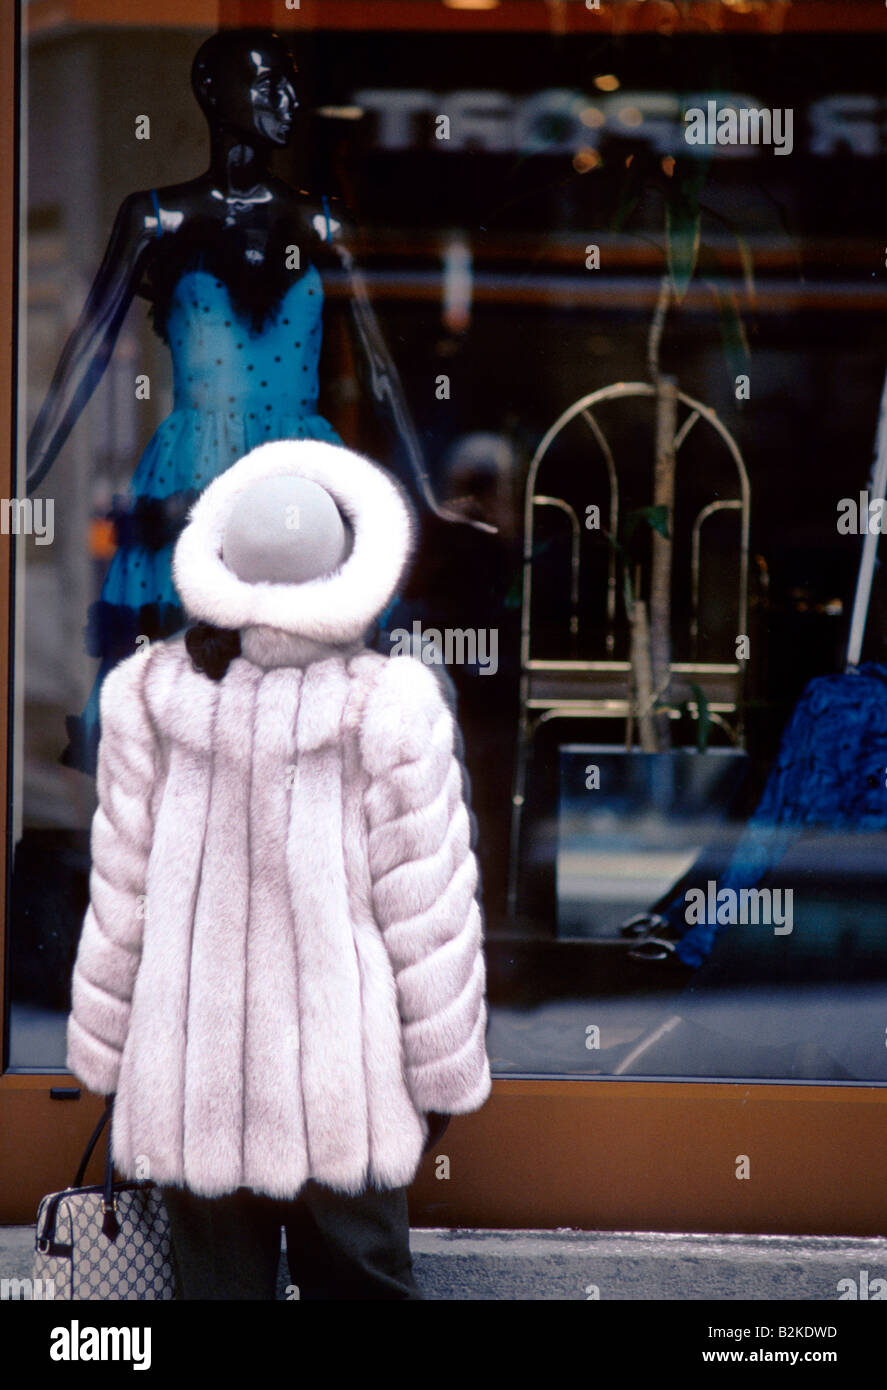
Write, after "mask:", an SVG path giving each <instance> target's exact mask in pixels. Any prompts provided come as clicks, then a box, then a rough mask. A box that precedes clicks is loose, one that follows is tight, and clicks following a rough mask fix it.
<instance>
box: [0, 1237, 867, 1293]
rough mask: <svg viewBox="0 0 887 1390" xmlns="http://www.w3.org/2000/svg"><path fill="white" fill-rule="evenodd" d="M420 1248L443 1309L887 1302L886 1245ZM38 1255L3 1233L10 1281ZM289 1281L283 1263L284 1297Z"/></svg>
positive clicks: (759, 1241) (505, 1240) (616, 1243)
mask: <svg viewBox="0 0 887 1390" xmlns="http://www.w3.org/2000/svg"><path fill="white" fill-rule="evenodd" d="M411 1245H412V1250H413V1257H414V1266H415V1271H416V1278H417V1280H418V1282H419V1284H420V1286H421V1288H422V1290H423V1292H424V1294H425V1297H426V1298H428V1299H430V1300H438V1301H449V1302H452V1301H454V1300H484V1301H489V1300H497V1301H498V1300H508V1301H514V1300H533V1301H538V1300H549V1301H552V1300H554V1301H563V1300H566V1301H570V1300H576V1299H581V1300H583V1301H584V1300H587V1299H588V1298H589V1297H595V1296H597V1297H600V1298H601V1299H630V1300H636V1301H643V1300H652V1301H658V1300H662V1299H667V1300H685V1299H718V1300H724V1301H725V1302H728V1301H730V1300H733V1299H745V1298H750V1299H759V1300H762V1301H764V1302H780V1301H783V1300H791V1299H801V1300H810V1301H821V1300H826V1301H827V1300H836V1299H838V1298H839V1297H840V1296H841V1295H842V1294H844V1295H847V1294H850V1293H851V1285H850V1284H849V1282H845V1283H843V1284H842V1283H841V1281H842V1280H843V1281H851V1280H852V1281H853V1284H852V1288H853V1289H855V1290H856V1291H857V1296H859V1294H860V1291H861V1296H862V1297H863V1298H867V1299H872V1298H873V1297H875V1296H876V1295H877V1296H880V1297H881V1298H883V1299H885V1300H887V1239H883V1238H880V1237H879V1238H877V1239H856V1238H851V1237H847V1238H842V1237H839V1236H733V1235H663V1234H660V1233H656V1232H618V1231H616V1232H614V1231H602V1232H595V1231H572V1230H560V1231H489V1230H462V1231H449V1230H427V1229H421V1230H414V1231H413V1232H412V1235H411ZM33 1250H34V1227H33V1226H0V1278H4V1279H8V1278H22V1277H24V1276H28V1275H30V1273H31V1260H32V1257H33ZM878 1279H881V1280H884V1281H885V1282H884V1284H883V1285H880V1284H876V1283H874V1281H875V1280H878ZM288 1282H289V1280H288V1276H287V1272H286V1264H285V1261H284V1259H283V1258H281V1268H280V1276H279V1280H278V1297H279V1298H281V1299H282V1298H284V1297H285V1288H286V1285H287V1283H288ZM595 1289H597V1291H598V1292H597V1294H596V1295H595V1293H594V1290H595Z"/></svg>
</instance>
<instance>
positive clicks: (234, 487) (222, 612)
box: [172, 439, 416, 643]
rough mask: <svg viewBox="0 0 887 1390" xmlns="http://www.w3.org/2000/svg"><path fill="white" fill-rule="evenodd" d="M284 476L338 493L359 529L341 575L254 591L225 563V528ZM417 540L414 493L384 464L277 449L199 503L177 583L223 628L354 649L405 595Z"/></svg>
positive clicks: (261, 453) (285, 445)
mask: <svg viewBox="0 0 887 1390" xmlns="http://www.w3.org/2000/svg"><path fill="white" fill-rule="evenodd" d="M281 475H291V476H297V477H301V478H307V479H309V480H310V481H311V482H314V483H318V484H319V485H320V486H321V487H323V488H325V489H326V490H327V492H329V494H330V496H331V497H332V498H333V500H334V501H335V503H336V505H337V506H338V507H339V510H340V511H341V513H342V515H343V516H344V517H345V518H346V519H347V521H348V522H349V524H350V526H351V528H352V530H353V533H354V542H353V545H352V548H351V552H350V554H349V555H348V557H347V558H346V559H345V561H344V562H343V563H342V565H341V566H340V567H339V568H338V569H337V570H334V571H333V573H332V574H327V575H322V576H321V577H320V578H317V579H312V580H308V581H306V582H304V583H300V584H290V583H274V582H271V581H263V582H256V583H248V582H246V581H244V580H242V579H240V578H239V577H238V576H237V575H236V574H234V573H233V571H232V570H230V569H229V568H228V567H227V565H225V563H224V561H223V560H222V537H223V534H224V531H225V526H226V524H227V521H228V519H229V517H230V515H231V513H232V510H233V509H234V508H235V507H237V506H238V504H239V503H240V501H241V497H242V494H243V493H244V491H245V490H246V489H247V488H248V487H250V485H251V484H252V483H254V482H256V481H257V480H258V479H262V478H270V477H278V476H281ZM415 537H416V521H415V515H414V513H413V510H412V507H411V506H410V503H409V501H408V500H407V497H406V494H405V492H404V491H403V489H402V488H401V487H400V485H399V484H398V483H397V482H396V481H395V480H394V479H393V478H392V477H391V475H390V474H388V473H386V472H385V471H384V469H382V468H380V467H379V466H378V465H377V464H375V463H372V462H371V461H370V460H369V459H367V458H364V457H363V456H362V455H360V454H356V453H354V452H353V451H352V450H351V449H346V448H344V447H343V446H340V445H335V444H327V443H324V442H322V441H320V440H295V439H284V440H276V441H273V442H271V443H269V444H261V445H260V446H259V447H258V448H256V449H253V450H252V451H251V452H250V453H249V454H246V455H245V456H244V457H243V458H242V459H240V460H238V462H237V463H234V464H232V466H231V467H230V468H228V469H226V471H225V472H224V473H222V474H220V475H219V477H218V478H215V479H214V480H213V482H211V483H210V484H209V486H208V487H207V488H206V489H205V491H204V492H202V493H201V495H200V497H198V499H197V501H196V502H195V503H194V505H193V506H192V508H191V511H190V512H189V514H188V523H187V525H186V526H185V529H184V530H183V531H182V534H181V535H180V537H179V539H178V541H177V543H176V546H175V550H174V551H173V558H172V576H173V582H174V584H175V586H176V589H177V590H178V593H179V595H180V597H181V600H182V604H183V606H184V608H185V610H186V612H187V613H188V614H189V615H190V616H191V617H193V618H198V619H201V620H202V621H204V622H208V623H213V624H214V625H215V626H217V627H222V628H232V629H241V628H244V627H252V626H258V625H261V626H268V627H274V628H278V629H280V630H281V631H283V632H290V633H295V634H298V635H300V636H303V637H310V638H313V639H314V640H315V641H318V642H330V643H342V642H351V641H354V640H355V639H357V638H358V637H360V636H361V635H362V634H363V633H364V632H365V631H366V629H367V628H368V627H369V625H370V624H371V623H372V622H373V620H374V619H375V618H377V617H378V616H379V614H380V613H381V612H382V611H383V610H384V609H385V607H386V606H387V605H388V603H390V601H391V599H392V598H393V596H394V594H395V593H396V592H397V588H398V585H399V584H400V582H401V579H402V577H403V574H404V571H405V570H406V568H407V565H408V564H409V562H410V560H411V558H412V553H413V549H414V545H415Z"/></svg>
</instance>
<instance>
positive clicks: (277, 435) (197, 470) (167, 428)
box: [69, 266, 342, 747]
mask: <svg viewBox="0 0 887 1390" xmlns="http://www.w3.org/2000/svg"><path fill="white" fill-rule="evenodd" d="M322 313H323V286H322V282H321V278H320V275H319V273H318V271H317V269H316V267H314V266H310V267H309V268H308V269H307V270H306V271H305V273H304V274H303V275H302V276H301V277H300V278H299V279H298V280H297V281H295V283H294V284H292V285H291V286H290V288H289V289H288V290H287V292H286V294H285V295H284V297H283V299H282V300H281V302H280V306H279V309H278V312H277V314H276V315H275V316H274V317H273V318H272V319H271V320H270V321H269V322H268V323H267V324H266V325H265V327H264V328H263V329H262V331H261V332H259V333H255V332H253V331H251V329H250V328H249V327H248V326H247V325H246V324H245V323H244V322H243V320H242V318H239V317H238V315H237V313H236V312H235V310H234V308H233V306H232V303H231V298H230V295H229V293H228V290H227V288H226V286H225V284H224V283H223V282H222V281H221V280H219V279H217V278H216V277H215V276H214V275H212V274H211V273H209V272H207V271H205V270H189V271H186V272H185V273H184V274H183V275H182V277H181V279H180V280H179V282H178V285H177V287H176V290H175V293H174V295H173V300H172V304H171V308H170V314H169V318H168V333H169V343H170V351H171V354H172V368H173V389H174V400H173V410H172V413H171V414H170V415H168V416H167V418H166V419H165V420H164V421H163V422H162V423H161V424H160V426H159V428H158V429H157V431H156V432H155V434H154V436H153V438H152V439H151V440H150V442H149V443H148V445H147V448H146V449H145V452H144V453H143V454H142V457H141V459H140V460H139V463H138V466H137V468H136V470H135V473H134V475H133V479H132V483H131V486H130V495H129V499H128V500H130V501H132V502H136V501H138V500H139V499H161V500H162V499H165V498H170V497H172V496H173V495H174V494H177V493H181V492H187V491H188V490H196V491H197V492H200V491H202V490H203V489H204V488H205V487H206V486H207V484H208V483H210V482H211V481H212V479H213V478H215V477H217V476H218V474H220V473H223V472H224V471H225V469H226V468H229V467H230V466H231V464H233V463H235V462H236V461H237V459H239V458H241V457H242V456H243V455H244V454H246V453H248V452H249V450H250V449H253V448H255V447H256V446H257V445H259V444H263V443H267V442H268V441H270V440H274V439H321V440H326V441H327V442H329V443H332V444H341V443H342V441H341V439H340V438H339V435H338V434H337V433H336V431H335V430H334V429H333V427H332V425H330V424H329V423H328V421H327V420H325V419H324V418H323V417H322V416H321V415H318V414H317V396H318V389H319V382H318V363H319V358H320V347H321V337H322V323H321V320H322ZM180 530H181V525H180V526H179V527H178V528H177V532H176V534H178V531H180ZM174 545H175V540H174V539H173V540H171V541H169V542H168V543H167V544H165V545H163V546H162V547H161V548H159V549H153V548H151V547H149V546H147V545H144V544H137V543H132V544H129V543H123V544H120V545H118V549H117V550H116V552H115V554H114V557H113V559H112V560H111V564H110V566H109V568H108V572H107V575H106V577H105V581H104V584H103V586H102V591H101V598H100V604H99V606H100V607H104V606H105V605H107V606H108V608H109V609H111V610H113V611H114V617H115V622H116V623H117V624H118V627H119V625H120V622H121V616H122V619H123V620H125V617H126V611H131V613H132V616H133V621H134V622H135V620H136V618H137V617H139V610H140V609H144V607H145V606H146V605H156V611H157V614H158V615H160V616H159V617H158V619H157V622H156V626H157V628H158V629H159V628H160V627H162V629H163V630H162V632H161V631H159V630H158V631H151V630H150V619H149V621H148V623H147V624H146V622H145V618H144V615H142V616H141V617H139V622H138V623H137V625H138V626H139V627H140V630H141V631H143V632H145V634H146V635H147V636H149V637H152V638H153V637H156V636H160V635H162V636H168V635H170V633H171V631H176V630H178V629H180V628H182V627H184V626H185V622H186V616H185V614H184V612H183V610H182V608H181V605H180V601H179V597H178V594H177V593H176V590H175V588H174V586H173V582H172V552H173V549H174ZM106 611H108V610H106ZM121 611H122V614H121ZM103 642H104V643H105V647H107V645H108V639H107V638H103V637H102V635H101V633H100V634H99V637H98V649H97V650H96V651H95V654H96V655H98V656H100V657H101V658H102V665H101V667H100V669H99V672H98V675H97V677H96V681H95V684H94V686H93V689H92V693H91V694H90V697H89V700H88V702H87V704H86V707H85V709H84V711H83V715H82V716H81V719H80V721H79V728H78V729H76V730H75V731H74V732H72V743H73V742H74V738H75V733H76V738H77V739H79V740H82V741H83V742H84V744H85V745H86V746H87V747H89V746H92V747H94V745H95V742H96V739H97V734H98V702H99V693H100V687H101V683H102V681H103V679H104V677H105V675H106V674H107V671H108V670H109V669H110V667H111V666H112V665H113V664H115V661H116V660H117V659H119V657H115V656H113V655H112V654H111V653H110V652H109V651H108V650H106V649H104V648H103V645H102V644H103ZM133 650H134V648H133ZM71 722H73V723H75V724H76V722H77V721H69V727H70V723H71Z"/></svg>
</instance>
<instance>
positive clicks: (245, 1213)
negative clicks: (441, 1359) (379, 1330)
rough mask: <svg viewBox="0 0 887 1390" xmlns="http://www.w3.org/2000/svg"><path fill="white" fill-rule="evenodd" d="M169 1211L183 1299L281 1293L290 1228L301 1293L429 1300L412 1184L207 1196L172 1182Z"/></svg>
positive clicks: (290, 1253)
mask: <svg viewBox="0 0 887 1390" xmlns="http://www.w3.org/2000/svg"><path fill="white" fill-rule="evenodd" d="M162 1193H163V1200H164V1204H165V1206H166V1210H167V1213H168V1215H169V1223H170V1236H171V1247H172V1248H171V1254H172V1264H173V1269H174V1272H175V1279H176V1296H177V1298H182V1299H211V1298H213V1299H223V1298H227V1299H273V1298H275V1297H276V1288H277V1271H278V1264H279V1261H280V1228H281V1226H283V1227H285V1229H286V1253H287V1262H288V1264H289V1273H290V1280H291V1285H295V1286H296V1288H297V1289H298V1293H296V1291H295V1289H292V1288H291V1289H290V1290H288V1295H289V1296H291V1297H293V1298H299V1299H306V1300H307V1299H377V1298H409V1299H421V1297H422V1293H421V1291H420V1289H419V1286H418V1285H417V1284H416V1282H415V1279H414V1278H413V1272H412V1258H411V1255H410V1225H409V1216H408V1212H407V1195H406V1188H403V1187H398V1188H394V1189H390V1190H387V1191H384V1192H380V1191H378V1190H377V1189H376V1188H372V1187H370V1188H368V1189H367V1190H366V1191H365V1192H362V1193H360V1194H359V1195H358V1196H356V1197H350V1196H348V1195H347V1194H346V1193H343V1192H334V1191H333V1190H332V1189H331V1188H328V1187H324V1186H323V1185H322V1184H320V1183H316V1182H314V1181H310V1182H307V1183H306V1184H305V1186H304V1187H303V1188H302V1190H301V1192H300V1193H299V1195H298V1197H296V1198H294V1199H293V1200H292V1201H280V1200H276V1199H275V1198H272V1197H267V1196H264V1195H262V1194H260V1193H256V1192H253V1191H252V1190H251V1189H249V1188H246V1187H241V1188H238V1190H237V1191H236V1192H234V1193H231V1194H230V1195H229V1196H224V1197H198V1196H196V1195H195V1194H194V1193H192V1192H188V1191H186V1190H185V1189H183V1188H181V1187H164V1188H162Z"/></svg>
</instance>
